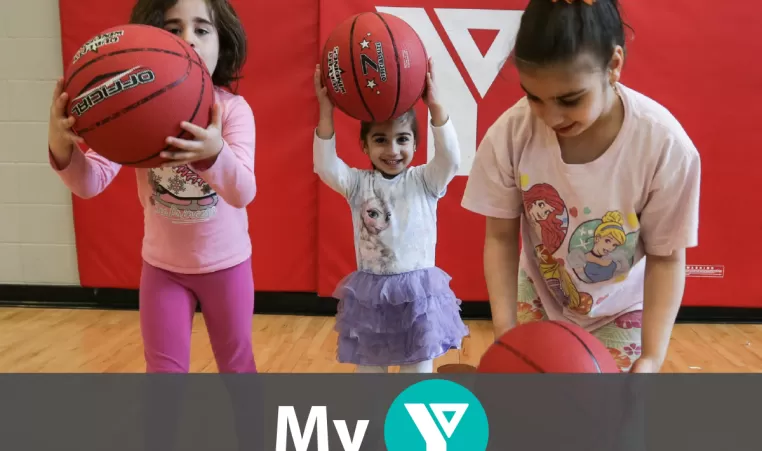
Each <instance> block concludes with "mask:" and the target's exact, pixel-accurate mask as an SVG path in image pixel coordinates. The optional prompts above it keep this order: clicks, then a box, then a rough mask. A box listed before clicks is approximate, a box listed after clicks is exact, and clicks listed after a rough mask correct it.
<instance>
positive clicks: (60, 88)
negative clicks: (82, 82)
mask: <svg viewBox="0 0 762 451" xmlns="http://www.w3.org/2000/svg"><path fill="white" fill-rule="evenodd" d="M62 91H63V77H59V78H58V80H56V86H55V87H54V88H53V99H52V102H51V103H54V102H56V101H57V100H58V98H59V97H60V96H61V92H62Z"/></svg>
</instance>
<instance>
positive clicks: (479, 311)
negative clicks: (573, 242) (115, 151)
mask: <svg viewBox="0 0 762 451" xmlns="http://www.w3.org/2000/svg"><path fill="white" fill-rule="evenodd" d="M336 305H337V301H336V299H334V298H327V297H320V296H318V295H317V294H315V293H300V292H269V291H258V292H257V293H256V302H255V307H254V312H255V313H257V314H264V315H303V316H333V315H335V314H336ZM0 307H30V308H34V307H36V308H65V309H100V310H137V308H138V290H128V289H119V288H84V287H78V286H50V285H0ZM461 310H462V316H463V318H464V319H489V318H490V309H489V304H488V303H487V302H464V303H463V304H462V306H461ZM677 321H678V322H680V323H747V324H762V308H742V307H682V308H681V309H680V312H679V313H678V316H677Z"/></svg>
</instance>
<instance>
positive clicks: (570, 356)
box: [477, 321, 620, 373]
mask: <svg viewBox="0 0 762 451" xmlns="http://www.w3.org/2000/svg"><path fill="white" fill-rule="evenodd" d="M477 372H479V373H619V372H620V371H619V367H618V366H617V364H616V362H615V361H614V358H613V357H612V356H611V353H610V352H609V351H608V349H606V347H605V346H604V345H603V343H601V341H600V340H598V339H597V338H595V336H593V335H592V334H591V333H589V332H587V331H586V330H585V329H583V328H582V327H580V326H577V325H576V324H571V323H566V322H561V321H537V322H530V323H525V324H522V325H519V326H516V327H514V328H513V329H511V330H509V331H508V332H506V333H505V334H503V336H502V337H500V338H499V339H498V340H497V341H496V342H495V343H493V344H492V345H491V346H490V347H489V348H488V349H487V352H486V353H484V355H483V356H482V358H481V361H480V362H479V366H478V368H477Z"/></svg>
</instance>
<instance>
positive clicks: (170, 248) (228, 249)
mask: <svg viewBox="0 0 762 451" xmlns="http://www.w3.org/2000/svg"><path fill="white" fill-rule="evenodd" d="M216 97H217V99H218V101H219V102H220V103H221V104H222V107H223V109H222V137H223V140H224V143H225V144H224V146H223V148H222V151H221V152H220V154H219V155H218V157H217V159H216V161H215V162H214V164H212V165H211V167H208V168H204V167H202V165H201V164H191V165H184V166H178V167H174V168H157V169H135V173H136V175H137V182H138V197H139V198H140V203H141V205H142V206H143V211H144V216H145V229H144V237H143V250H142V255H143V259H144V260H145V261H146V262H147V263H149V264H150V265H153V266H156V267H158V268H161V269H165V270H167V271H172V272H176V273H182V274H202V273H209V272H214V271H218V270H222V269H226V268H230V267H233V266H235V265H237V264H239V263H241V262H244V261H245V260H246V259H248V258H249V257H250V256H251V239H250V237H249V232H248V229H249V223H248V216H247V213H246V206H247V205H248V204H249V203H251V201H253V200H254V196H255V194H256V191H257V186H256V180H255V178H254V115H253V113H252V110H251V107H250V106H249V104H248V103H247V102H246V100H244V98H243V97H241V96H237V95H234V94H231V93H229V92H227V91H224V90H222V89H217V90H216ZM51 165H52V166H53V169H54V170H55V171H56V172H57V173H58V174H59V176H60V177H61V179H62V180H63V182H64V183H65V184H66V186H67V187H68V188H69V189H70V190H71V191H72V192H73V193H74V194H75V195H77V196H79V197H82V198H85V199H87V198H91V197H94V196H97V195H98V194H100V193H101V192H103V190H104V189H106V187H107V186H108V185H109V184H110V183H111V181H112V180H113V179H114V177H115V176H116V175H117V173H118V172H119V170H120V169H121V166H120V165H119V164H116V163H112V162H110V161H109V160H107V159H105V158H104V157H102V156H100V155H98V154H97V153H95V152H94V151H93V150H88V151H87V152H84V153H83V152H81V151H79V150H75V152H74V153H73V154H72V157H71V162H70V163H69V165H68V166H66V167H65V168H58V167H56V163H55V161H54V160H52V158H51Z"/></svg>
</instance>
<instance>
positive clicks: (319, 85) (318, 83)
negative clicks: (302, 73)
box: [312, 65, 323, 93]
mask: <svg viewBox="0 0 762 451" xmlns="http://www.w3.org/2000/svg"><path fill="white" fill-rule="evenodd" d="M312 82H313V84H314V85H315V92H317V93H320V88H322V87H323V83H322V82H321V81H320V66H319V65H318V66H317V67H316V68H315V74H314V75H313V76H312Z"/></svg>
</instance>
